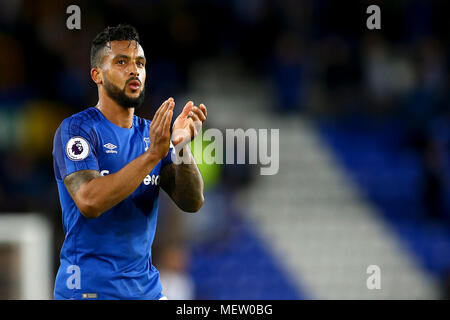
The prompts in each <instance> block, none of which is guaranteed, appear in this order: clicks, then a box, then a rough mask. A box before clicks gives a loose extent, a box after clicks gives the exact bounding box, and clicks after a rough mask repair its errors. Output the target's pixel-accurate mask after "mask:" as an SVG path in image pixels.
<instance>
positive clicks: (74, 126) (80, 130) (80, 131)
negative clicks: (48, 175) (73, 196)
mask: <svg viewBox="0 0 450 320" xmlns="http://www.w3.org/2000/svg"><path fill="white" fill-rule="evenodd" d="M87 123H88V122H86V121H84V122H83V121H81V120H79V119H74V118H68V119H65V120H64V121H63V122H62V123H61V125H60V126H59V128H58V130H57V131H56V133H55V138H54V141H53V162H54V169H55V176H56V178H57V179H59V180H64V178H65V177H66V176H67V175H69V174H71V173H73V172H76V171H80V170H99V166H98V161H97V157H96V149H95V146H96V144H97V143H96V135H95V132H94V130H93V129H92V128H89V127H88V125H87Z"/></svg>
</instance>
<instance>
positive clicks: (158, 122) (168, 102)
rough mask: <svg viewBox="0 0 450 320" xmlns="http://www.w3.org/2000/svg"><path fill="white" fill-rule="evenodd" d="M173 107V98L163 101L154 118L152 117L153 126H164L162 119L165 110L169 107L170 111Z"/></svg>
mask: <svg viewBox="0 0 450 320" xmlns="http://www.w3.org/2000/svg"><path fill="white" fill-rule="evenodd" d="M174 105H175V102H174V100H173V98H169V99H167V100H166V101H164V102H163V104H162V105H161V106H160V107H159V108H158V110H157V111H156V114H155V116H154V117H153V121H152V124H153V126H159V125H161V124H162V125H164V121H163V118H164V116H165V114H166V112H167V110H168V109H169V107H170V106H171V107H172V110H173V106H174Z"/></svg>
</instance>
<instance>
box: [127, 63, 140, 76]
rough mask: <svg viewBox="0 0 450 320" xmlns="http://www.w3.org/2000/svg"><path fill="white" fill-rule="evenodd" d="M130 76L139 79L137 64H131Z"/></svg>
mask: <svg viewBox="0 0 450 320" xmlns="http://www.w3.org/2000/svg"><path fill="white" fill-rule="evenodd" d="M128 71H129V73H130V76H135V77H139V71H138V68H137V66H136V64H135V63H131V64H130V67H129V70H128Z"/></svg>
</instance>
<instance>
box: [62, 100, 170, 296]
mask: <svg viewBox="0 0 450 320" xmlns="http://www.w3.org/2000/svg"><path fill="white" fill-rule="evenodd" d="M149 129H150V121H149V120H146V119H143V118H140V117H138V116H136V115H135V116H134V117H133V126H132V127H131V128H130V129H127V128H122V127H119V126H117V125H115V124H114V123H112V122H110V121H109V120H108V119H107V118H106V117H105V116H104V115H103V114H102V113H101V111H100V110H99V109H97V108H95V107H91V108H88V109H86V110H84V111H82V112H80V113H77V114H75V115H72V116H71V117H69V118H66V119H65V120H64V121H63V122H62V123H61V125H60V126H59V128H58V130H57V131H56V134H55V138H54V144H53V161H54V171H55V177H56V181H57V185H58V192H59V198H60V202H61V208H62V221H63V228H64V234H65V240H64V244H63V246H62V249H61V254H60V267H59V269H58V273H57V276H56V280H55V289H54V297H55V299H83V298H97V299H159V298H161V297H162V293H161V291H162V288H161V283H160V280H159V273H158V271H157V270H156V268H155V267H154V266H153V265H152V260H151V246H152V242H153V239H154V236H155V231H156V221H157V215H158V194H159V179H160V178H159V176H160V171H161V169H162V168H163V167H164V166H165V165H168V164H170V163H171V152H172V151H173V149H172V148H171V150H170V151H169V153H168V155H167V156H166V157H165V158H164V159H162V160H161V161H160V162H159V163H158V164H157V165H156V166H155V167H154V168H153V170H152V171H151V172H149V173H148V175H147V176H146V178H145V179H144V180H143V182H142V183H141V184H140V185H139V187H138V188H137V189H136V190H135V191H134V192H133V193H132V194H131V195H130V196H129V197H128V198H126V199H125V200H123V201H122V202H120V203H118V204H117V205H116V206H114V207H113V208H111V209H110V210H108V211H106V212H104V213H103V214H102V215H100V216H99V217H98V218H95V219H87V218H85V217H84V216H83V215H82V214H81V212H80V211H79V209H78V208H77V206H76V204H75V202H74V201H73V199H72V197H71V196H70V194H69V192H68V191H67V189H66V187H65V185H64V178H65V177H66V176H67V175H69V174H71V173H73V172H75V171H79V170H98V171H99V172H100V173H101V174H102V175H106V174H112V173H114V172H117V171H119V170H120V169H121V168H123V167H124V166H125V165H127V164H128V163H129V162H131V161H132V160H134V159H135V158H137V157H139V156H140V155H141V154H142V153H144V152H145V150H147V148H148V147H149V146H150V143H151V141H150V139H149Z"/></svg>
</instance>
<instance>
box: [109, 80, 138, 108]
mask: <svg viewBox="0 0 450 320" xmlns="http://www.w3.org/2000/svg"><path fill="white" fill-rule="evenodd" d="M131 80H134V79H131ZM131 80H130V81H131ZM127 84H128V81H127V82H126V83H125V86H124V87H123V89H122V90H120V89H119V87H117V86H116V85H114V84H112V83H111V82H109V81H108V79H107V78H106V77H104V88H105V91H106V94H107V95H108V97H110V98H111V99H113V100H114V101H115V102H116V103H117V104H118V105H119V106H121V107H123V108H125V109H130V108H135V109H138V108H139V107H140V106H141V105H142V102H144V99H145V87H143V88H142V91H141V93H140V94H139V96H138V97H137V98H130V97H129V96H128V95H127V94H126V93H125V90H126V88H127Z"/></svg>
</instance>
